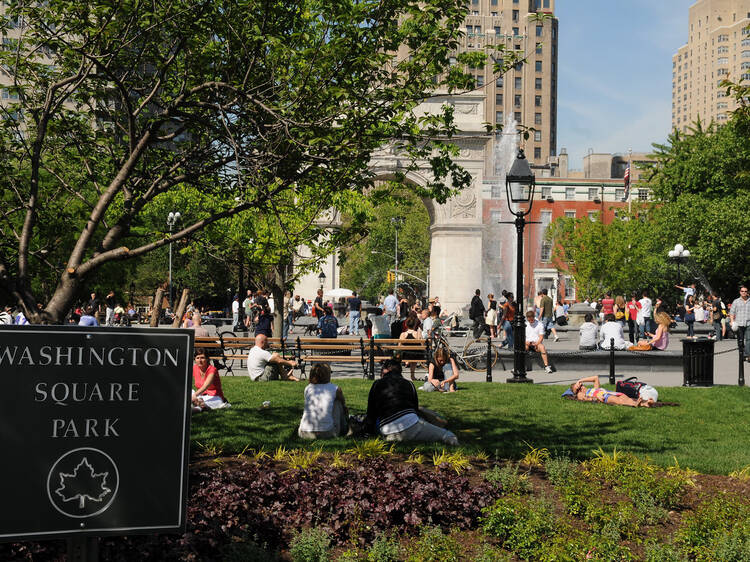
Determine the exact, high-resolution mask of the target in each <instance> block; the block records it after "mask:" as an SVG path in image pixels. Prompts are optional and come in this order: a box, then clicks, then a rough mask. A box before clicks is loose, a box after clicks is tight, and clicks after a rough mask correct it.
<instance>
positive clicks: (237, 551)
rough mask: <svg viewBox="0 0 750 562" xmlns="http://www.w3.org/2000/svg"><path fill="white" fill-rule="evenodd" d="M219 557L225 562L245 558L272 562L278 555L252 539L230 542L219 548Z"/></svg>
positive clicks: (258, 561)
mask: <svg viewBox="0 0 750 562" xmlns="http://www.w3.org/2000/svg"><path fill="white" fill-rule="evenodd" d="M221 559H222V560H225V561H226V562H244V561H245V560H257V562H274V561H275V560H278V559H279V558H278V556H277V555H276V554H275V553H273V552H269V551H267V550H265V549H264V548H263V547H260V546H258V545H257V544H255V543H254V542H253V541H251V540H248V541H245V542H237V543H231V544H229V545H227V546H225V547H224V548H222V549H221Z"/></svg>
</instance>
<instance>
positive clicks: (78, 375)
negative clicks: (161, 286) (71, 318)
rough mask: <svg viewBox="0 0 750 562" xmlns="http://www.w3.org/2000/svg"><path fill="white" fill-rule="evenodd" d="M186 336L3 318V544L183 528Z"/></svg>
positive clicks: (174, 332)
mask: <svg viewBox="0 0 750 562" xmlns="http://www.w3.org/2000/svg"><path fill="white" fill-rule="evenodd" d="M193 339H194V332H193V331H192V330H172V329H141V328H84V327H78V326H70V327H67V326H65V327H63V326H11V327H7V326H0V381H2V383H1V384H2V386H3V387H4V388H5V389H6V392H5V395H4V396H5V399H4V400H3V403H2V405H0V450H2V457H3V460H2V462H0V490H1V491H0V497H2V506H3V509H0V541H9V540H27V539H37V538H62V537H75V536H86V535H88V536H96V535H124V534H148V533H161V532H173V533H181V532H184V529H185V514H186V503H187V502H186V495H187V465H188V456H189V440H190V406H189V401H190V394H191V389H192V385H191V374H192V371H191V368H192V350H193Z"/></svg>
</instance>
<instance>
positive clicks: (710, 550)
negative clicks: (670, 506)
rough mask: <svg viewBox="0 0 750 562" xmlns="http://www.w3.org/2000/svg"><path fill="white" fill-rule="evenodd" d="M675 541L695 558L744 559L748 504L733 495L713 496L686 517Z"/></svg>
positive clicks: (749, 524) (747, 540) (749, 523)
mask: <svg viewBox="0 0 750 562" xmlns="http://www.w3.org/2000/svg"><path fill="white" fill-rule="evenodd" d="M677 543H678V544H679V545H680V546H681V547H682V550H683V551H684V552H685V553H686V554H688V555H689V556H690V558H691V559H695V560H747V548H748V545H750V503H748V501H747V500H746V499H745V498H743V497H741V496H739V495H735V494H727V493H724V494H720V495H718V496H716V497H715V498H713V499H711V500H710V501H708V502H706V503H704V504H702V505H701V506H700V507H698V509H697V510H696V511H695V513H693V514H691V515H688V516H687V517H686V518H685V520H684V522H683V524H682V527H681V528H680V530H679V531H678V533H677ZM743 546H744V548H745V549H746V550H745V551H744V553H743V551H742V550H741V549H742V548H743ZM719 551H721V553H722V554H723V555H724V556H723V557H718V552H719ZM742 556H745V558H743V557H742Z"/></svg>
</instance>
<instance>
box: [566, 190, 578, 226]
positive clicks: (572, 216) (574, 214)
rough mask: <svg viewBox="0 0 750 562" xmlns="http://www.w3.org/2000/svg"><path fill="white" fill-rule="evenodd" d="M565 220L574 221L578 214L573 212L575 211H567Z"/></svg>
mask: <svg viewBox="0 0 750 562" xmlns="http://www.w3.org/2000/svg"><path fill="white" fill-rule="evenodd" d="M566 189H567V188H566ZM565 218H568V219H574V218H576V212H575V211H573V210H570V211H565Z"/></svg>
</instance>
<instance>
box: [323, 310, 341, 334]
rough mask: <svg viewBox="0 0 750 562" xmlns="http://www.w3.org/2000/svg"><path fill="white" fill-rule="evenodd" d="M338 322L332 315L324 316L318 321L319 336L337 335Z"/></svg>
mask: <svg viewBox="0 0 750 562" xmlns="http://www.w3.org/2000/svg"><path fill="white" fill-rule="evenodd" d="M337 328H338V322H337V321H336V319H335V318H334V317H333V316H330V315H328V316H325V317H323V318H322V319H321V321H320V337H321V338H335V337H336V336H338V331H337Z"/></svg>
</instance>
